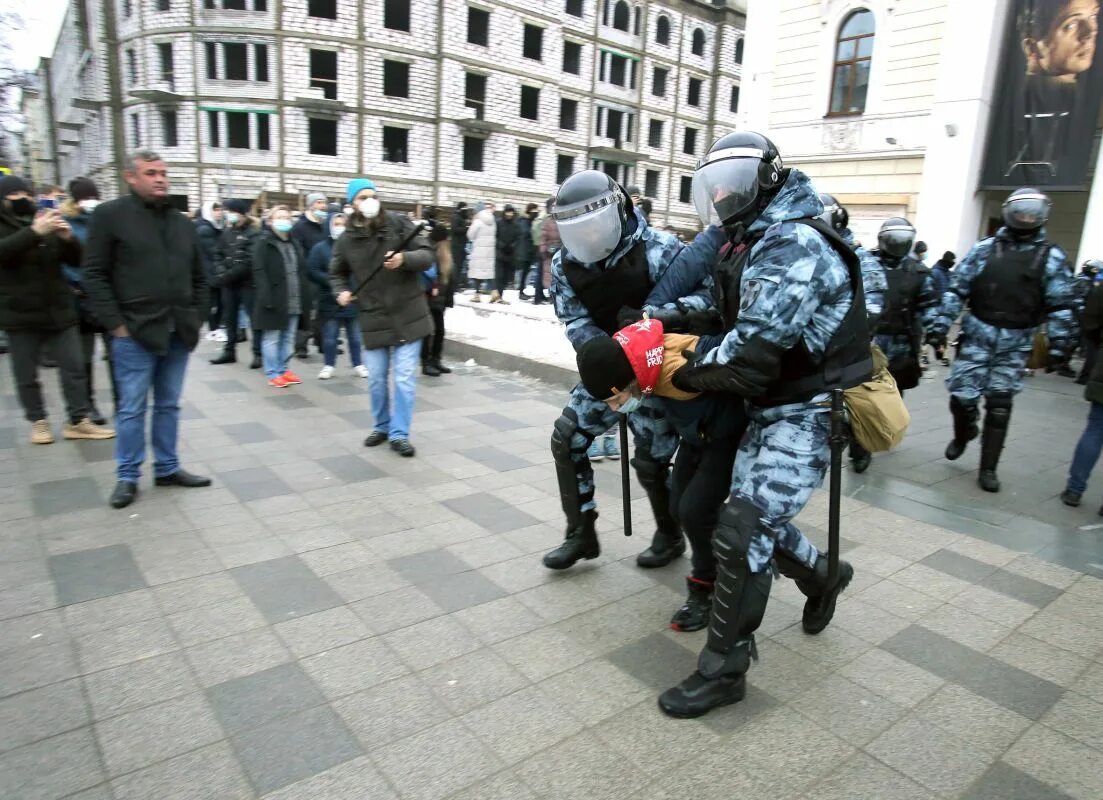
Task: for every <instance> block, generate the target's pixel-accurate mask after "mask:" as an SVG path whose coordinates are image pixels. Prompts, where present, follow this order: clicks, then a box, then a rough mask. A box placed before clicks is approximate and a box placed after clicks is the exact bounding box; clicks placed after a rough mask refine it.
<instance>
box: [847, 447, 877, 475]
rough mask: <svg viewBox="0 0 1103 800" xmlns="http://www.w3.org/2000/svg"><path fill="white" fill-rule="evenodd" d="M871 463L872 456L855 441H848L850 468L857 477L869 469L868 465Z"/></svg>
mask: <svg viewBox="0 0 1103 800" xmlns="http://www.w3.org/2000/svg"><path fill="white" fill-rule="evenodd" d="M872 461H873V456H872V455H870V453H869V451H868V450H866V449H865V448H864V447H862V446H861V445H860V444H858V440H857V439H851V440H850V468H851V469H853V470H854V472H855V473H856V474H858V475H861V474H862V473H863V472H865V471H866V470H867V469H869V465H870V463H872Z"/></svg>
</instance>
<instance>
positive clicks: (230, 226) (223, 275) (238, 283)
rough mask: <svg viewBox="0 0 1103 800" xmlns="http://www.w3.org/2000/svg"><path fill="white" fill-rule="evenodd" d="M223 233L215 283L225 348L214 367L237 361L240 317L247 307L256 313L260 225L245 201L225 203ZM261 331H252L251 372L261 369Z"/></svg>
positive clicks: (217, 256)
mask: <svg viewBox="0 0 1103 800" xmlns="http://www.w3.org/2000/svg"><path fill="white" fill-rule="evenodd" d="M222 207H223V209H225V215H224V216H223V223H224V224H223V227H222V233H221V235H220V236H219V238H218V244H217V245H216V246H215V249H214V256H213V258H214V268H213V269H212V273H211V274H212V275H213V278H212V282H213V283H215V284H216V285H217V286H218V287H219V288H220V289H221V290H222V309H223V314H224V316H223V320H224V321H223V325H224V326H225V327H226V346H225V347H224V348H223V349H222V354H221V355H219V356H218V357H217V358H212V359H211V363H212V364H233V363H236V362H237V341H238V324H237V320H238V315H239V314H240V312H241V309H242V308H244V309H245V310H246V313H248V314H252V313H253V244H254V243H255V239H256V238H257V237H258V236H260V225H259V224H258V223H257V222H256V220H254V219H253V218H252V217H250V216H249V206H248V205H246V203H245V201H244V200H227V201H226V202H225V203H224V204H223V206H222ZM260 338H261V332H260V331H259V330H258V329H256V328H253V341H252V347H253V361H252V363H251V364H250V365H249V366H250V368H252V369H260V366H261V359H260Z"/></svg>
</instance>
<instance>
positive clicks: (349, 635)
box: [274, 606, 372, 658]
mask: <svg viewBox="0 0 1103 800" xmlns="http://www.w3.org/2000/svg"><path fill="white" fill-rule="evenodd" d="M274 628H275V631H276V633H277V634H279V637H280V638H281V639H282V640H283V642H284V643H285V644H286V645H287V646H288V648H289V649H290V650H291V652H292V653H294V654H295V656H296V657H297V658H302V657H304V656H309V655H314V654H315V653H320V652H322V651H323V650H331V649H333V648H334V647H341V646H342V645H346V644H351V643H352V642H356V641H359V640H360V639H366V638H368V637H369V636H371V635H372V631H370V630H369V629H368V627H367V626H366V625H365V624H364V623H363V622H362V621H361V620H360V618H359V617H358V616H356V614H354V613H353V611H352V610H351V609H350V608H349V607H347V606H338V607H337V608H331V609H329V610H327V611H320V612H318V613H317V614H308V615H307V616H305V617H299V618H298V619H293V620H289V621H288V622H281V623H279V624H278V625H275V626H274Z"/></svg>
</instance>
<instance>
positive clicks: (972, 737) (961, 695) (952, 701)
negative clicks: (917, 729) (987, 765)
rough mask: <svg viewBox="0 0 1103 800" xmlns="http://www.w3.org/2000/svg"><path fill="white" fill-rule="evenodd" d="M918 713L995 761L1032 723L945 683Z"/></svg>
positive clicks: (921, 704) (962, 689)
mask: <svg viewBox="0 0 1103 800" xmlns="http://www.w3.org/2000/svg"><path fill="white" fill-rule="evenodd" d="M1066 696H1067V695H1066ZM1050 713H1052V709H1051V712H1050ZM915 714H916V716H917V717H918V718H920V719H922V720H923V721H925V722H930V723H931V724H933V725H937V726H938V727H939V728H941V729H943V730H946V731H949V732H950V733H951V734H954V735H955V736H957V737H958V738H959V739H963V740H965V741H967V742H969V743H970V744H972V745H974V746H976V747H977V748H978V749H980V750H983V751H985V752H986V754H988V755H989V756H990V757H992V758H995V757H996V756H998V755H999V754H1000V753H1002V752H1003V751H1004V750H1006V749H1007V748H1008V747H1009V746H1010V745H1011V744H1012V743H1013V742H1014V741H1015V740H1016V739H1018V738H1019V736H1020V735H1021V734H1022V732H1023V731H1025V730H1026V729H1027V728H1029V727H1030V720H1029V719H1027V718H1026V717H1024V716H1022V715H1021V714H1016V713H1015V712H1014V711H1009V710H1008V709H1006V708H1004V707H1002V706H1000V705H997V704H996V703H993V702H992V701H991V700H988V699H986V698H984V697H981V696H980V695H978V694H974V693H973V692H970V691H969V690H968V689H966V688H964V687H962V686H958V685H957V684H953V683H949V684H946V685H945V686H944V687H942V689H940V690H939V691H937V692H935V693H934V694H933V695H931V696H930V697H928V698H927V699H926V700H924V701H923V702H922V703H920V704H919V705H918V706H917V707H916V709H915Z"/></svg>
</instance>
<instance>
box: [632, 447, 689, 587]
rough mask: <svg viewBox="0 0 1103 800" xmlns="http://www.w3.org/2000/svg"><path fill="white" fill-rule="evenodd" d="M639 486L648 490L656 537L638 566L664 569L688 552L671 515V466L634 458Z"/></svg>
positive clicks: (680, 531) (638, 559)
mask: <svg viewBox="0 0 1103 800" xmlns="http://www.w3.org/2000/svg"><path fill="white" fill-rule="evenodd" d="M632 466H634V467H635V468H636V476H637V477H638V478H639V479H640V485H641V486H643V488H644V490H646V491H647V500H648V502H649V503H650V504H651V513H652V515H653V516H654V517H655V535H654V536H653V537H652V538H651V546H650V547H648V548H647V549H646V550H644V551H643V552H642V553H640V554H639V555H638V556H636V564H637V565H639V566H641V567H646V568H648V569H650V568H654V567H665V566H666V565H667V564H669V563H670V562H671V561H673V560H674V559H676V558H678V557H679V556H681V555H682V554H683V553H684V552H685V551H686V540H685V537H684V536H683V535H682V529H681V528H680V527H679V525H678V521H677V520H676V519H674V515H673V514H671V513H670V487H669V485H668V484H667V477H668V475H669V473H670V465H669V464H662V463H659V462H657V461H651V460H650V459H644V458H641V457H639V456H636V457H635V458H633V459H632Z"/></svg>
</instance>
